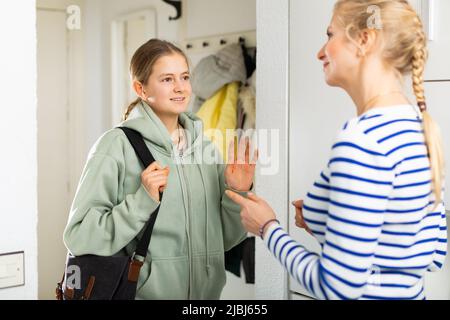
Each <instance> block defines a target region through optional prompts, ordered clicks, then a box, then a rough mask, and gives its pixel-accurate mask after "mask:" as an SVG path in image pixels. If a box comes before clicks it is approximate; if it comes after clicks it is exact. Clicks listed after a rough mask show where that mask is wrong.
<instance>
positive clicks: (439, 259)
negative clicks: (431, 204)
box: [428, 205, 447, 272]
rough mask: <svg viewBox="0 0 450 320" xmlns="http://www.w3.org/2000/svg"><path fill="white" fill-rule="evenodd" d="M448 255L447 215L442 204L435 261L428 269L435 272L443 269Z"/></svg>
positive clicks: (434, 255)
mask: <svg viewBox="0 0 450 320" xmlns="http://www.w3.org/2000/svg"><path fill="white" fill-rule="evenodd" d="M446 255H447V216H446V212H445V207H444V205H442V209H441V220H440V224H439V237H438V241H437V245H436V250H435V251H434V254H433V262H432V263H431V265H430V266H429V267H428V271H430V272H435V271H439V270H441V269H442V267H443V265H444V262H445V257H446Z"/></svg>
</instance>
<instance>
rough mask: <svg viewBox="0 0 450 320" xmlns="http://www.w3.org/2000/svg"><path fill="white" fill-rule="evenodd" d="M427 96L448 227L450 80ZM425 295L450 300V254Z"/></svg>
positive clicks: (429, 86) (430, 86) (428, 88)
mask: <svg viewBox="0 0 450 320" xmlns="http://www.w3.org/2000/svg"><path fill="white" fill-rule="evenodd" d="M449 2H450V1H449ZM449 29H450V28H449ZM449 72H450V70H449ZM425 96H426V98H427V103H428V108H429V110H430V113H431V115H432V116H433V118H434V119H435V120H436V121H437V122H438V124H439V125H440V127H441V131H442V137H443V140H444V149H445V150H444V152H445V162H446V164H447V175H446V181H445V186H446V190H447V191H446V193H445V203H446V206H447V226H448V225H449V222H450V218H449V217H450V215H449V212H450V211H449V210H450V192H449V191H448V190H449V189H448V186H450V175H449V173H450V171H449V164H450V127H449V126H448V124H449V123H450V108H449V101H450V80H449V81H440V82H431V83H426V84H425ZM425 293H426V296H427V299H440V300H450V254H447V260H446V261H445V264H444V268H443V270H441V271H439V272H436V273H434V272H432V273H427V275H426V277H425Z"/></svg>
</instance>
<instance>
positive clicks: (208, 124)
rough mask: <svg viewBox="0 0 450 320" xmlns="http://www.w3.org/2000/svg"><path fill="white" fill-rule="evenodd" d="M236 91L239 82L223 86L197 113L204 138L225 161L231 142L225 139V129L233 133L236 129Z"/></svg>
mask: <svg viewBox="0 0 450 320" xmlns="http://www.w3.org/2000/svg"><path fill="white" fill-rule="evenodd" d="M238 91H239V82H232V83H229V84H227V85H225V86H223V87H222V89H220V90H219V91H217V92H216V93H215V94H214V96H212V97H211V98H210V99H208V100H206V102H205V103H204V104H203V105H202V106H201V108H200V110H199V111H198V112H197V116H198V117H199V118H200V119H202V120H203V125H204V133H205V136H206V137H208V138H209V139H210V140H211V141H212V142H213V143H214V144H216V146H217V148H218V149H219V150H220V151H221V152H222V156H223V158H224V159H225V161H226V160H227V155H228V152H227V149H228V145H229V143H230V142H231V140H230V138H231V137H228V138H227V129H228V130H233V131H232V132H233V133H234V132H235V129H236V123H237V103H238V94H239V92H238ZM211 129H212V130H211ZM214 129H216V130H214ZM230 132H231V131H229V132H228V135H230Z"/></svg>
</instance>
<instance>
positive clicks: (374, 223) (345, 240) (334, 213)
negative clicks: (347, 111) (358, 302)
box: [264, 130, 394, 299]
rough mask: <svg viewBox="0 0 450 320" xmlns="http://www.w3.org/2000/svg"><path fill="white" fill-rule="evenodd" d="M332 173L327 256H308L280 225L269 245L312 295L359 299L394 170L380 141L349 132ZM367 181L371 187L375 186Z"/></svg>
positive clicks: (335, 154)
mask: <svg viewBox="0 0 450 320" xmlns="http://www.w3.org/2000/svg"><path fill="white" fill-rule="evenodd" d="M329 172H330V201H329V206H328V218H327V220H326V229H325V243H324V246H323V250H322V253H321V254H320V255H317V254H315V253H312V252H309V251H308V250H307V249H305V248H304V247H303V246H302V245H301V244H299V243H298V242H296V241H295V240H294V239H292V238H291V237H290V236H289V235H288V234H287V233H286V232H285V231H284V230H283V229H282V228H281V227H280V226H277V225H271V226H270V228H268V230H267V233H266V237H265V240H264V241H265V243H266V245H267V246H268V248H269V250H270V251H271V252H272V253H273V254H274V255H275V257H276V258H277V259H278V260H279V261H280V263H281V264H282V265H283V266H284V267H285V268H287V270H288V271H289V272H290V274H291V275H292V276H293V277H294V278H295V279H296V280H297V281H298V282H299V283H300V284H301V285H302V286H303V287H304V288H305V289H307V290H308V291H309V292H310V293H311V294H312V295H314V296H316V297H317V298H319V299H358V298H360V297H361V296H362V295H363V293H364V291H365V287H366V286H367V284H368V282H369V277H370V274H371V267H372V264H373V261H374V256H375V250H376V247H377V244H378V238H379V236H380V233H381V227H382V225H383V219H384V212H385V211H386V208H387V203H388V197H389V194H390V193H391V191H392V188H393V180H394V168H393V165H392V161H390V160H389V159H388V158H387V157H386V156H385V155H384V153H383V152H382V151H380V147H379V145H378V144H377V143H376V142H373V141H371V140H369V138H368V137H367V136H366V135H364V134H363V133H359V132H355V130H352V131H350V130H347V131H343V132H341V134H340V136H339V137H338V141H337V142H336V143H335V145H334V146H333V149H332V156H331V159H330V161H329ZM367 182H372V183H371V185H370V187H368V186H367ZM377 182H383V183H377Z"/></svg>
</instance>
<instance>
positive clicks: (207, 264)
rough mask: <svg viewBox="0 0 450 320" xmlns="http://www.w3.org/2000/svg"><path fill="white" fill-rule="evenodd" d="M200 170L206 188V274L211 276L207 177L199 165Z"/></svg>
mask: <svg viewBox="0 0 450 320" xmlns="http://www.w3.org/2000/svg"><path fill="white" fill-rule="evenodd" d="M198 168H199V170H200V177H201V179H202V184H203V189H204V190H205V208H206V223H205V229H206V230H205V238H206V239H205V243H206V265H205V267H206V275H207V276H208V277H209V269H210V263H209V250H208V249H209V248H208V197H207V196H206V192H207V189H206V183H205V179H204V177H203V170H202V166H201V165H200V166H198Z"/></svg>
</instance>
